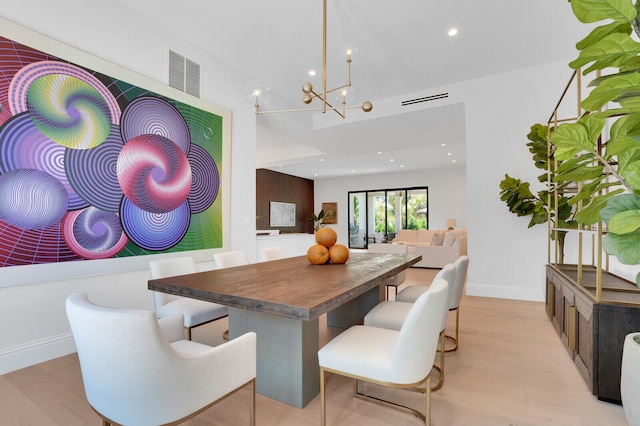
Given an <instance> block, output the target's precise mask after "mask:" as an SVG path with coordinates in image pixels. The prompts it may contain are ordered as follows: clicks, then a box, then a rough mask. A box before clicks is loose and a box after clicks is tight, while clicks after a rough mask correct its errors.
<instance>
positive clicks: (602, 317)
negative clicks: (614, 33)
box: [545, 69, 640, 403]
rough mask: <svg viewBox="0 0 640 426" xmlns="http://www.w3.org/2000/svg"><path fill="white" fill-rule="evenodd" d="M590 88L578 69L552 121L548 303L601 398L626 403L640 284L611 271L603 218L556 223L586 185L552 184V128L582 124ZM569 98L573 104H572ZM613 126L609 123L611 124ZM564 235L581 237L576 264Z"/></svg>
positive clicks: (639, 314)
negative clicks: (628, 339) (627, 344)
mask: <svg viewBox="0 0 640 426" xmlns="http://www.w3.org/2000/svg"><path fill="white" fill-rule="evenodd" d="M587 90H588V89H587V88H586V87H585V86H584V82H583V81H582V78H581V74H580V70H579V69H578V70H576V71H575V72H574V73H573V75H572V76H571V78H570V80H569V82H568V83H567V86H566V87H565V89H564V91H563V92H562V95H561V96H560V99H559V100H558V103H557V104H556V106H555V108H554V109H553V112H552V114H551V117H550V118H549V121H548V123H547V127H548V129H549V132H548V135H547V158H548V160H549V161H548V162H547V164H548V170H547V189H548V199H547V202H548V205H549V206H551V205H553V206H556V210H551V209H549V216H548V221H547V223H548V259H547V262H548V265H547V268H546V282H547V285H546V302H545V303H546V309H547V315H548V316H549V318H550V320H551V322H552V324H553V326H554V328H555V329H556V332H557V333H558V335H559V336H560V338H561V339H562V341H563V342H564V343H565V345H566V348H567V351H568V352H569V354H570V356H571V357H572V360H573V363H574V364H575V366H576V368H577V369H578V371H579V372H580V374H581V375H582V376H583V378H584V380H585V382H586V383H587V385H588V386H589V387H590V389H591V391H592V393H593V394H594V395H596V396H597V397H598V398H599V399H601V400H605V401H609V402H615V403H620V400H621V398H620V363H621V359H622V345H623V342H624V336H625V335H626V334H627V333H630V332H633V331H637V330H640V290H639V289H638V288H637V287H636V285H635V283H632V282H630V281H628V280H625V279H623V278H621V277H618V276H616V275H614V274H612V273H610V271H609V260H610V259H609V256H608V255H607V254H606V253H605V252H604V250H603V249H602V239H603V236H604V235H606V233H607V229H606V227H605V224H604V223H603V222H598V223H597V224H596V225H594V226H592V227H589V228H588V229H587V228H585V227H584V226H578V227H577V228H575V229H574V228H569V229H567V228H559V227H556V226H555V222H554V218H555V217H558V211H557V209H558V207H557V206H558V200H559V198H560V197H561V196H563V195H571V194H577V193H578V192H579V191H580V189H581V186H580V184H573V185H566V186H562V187H556V185H554V183H553V182H551V176H552V170H551V169H550V168H551V165H552V164H553V167H554V168H553V170H556V169H557V166H558V164H557V161H556V160H554V159H553V152H552V146H551V144H550V139H551V137H550V134H551V129H556V128H557V127H558V126H560V125H561V124H562V123H567V122H576V121H578V120H579V119H580V118H581V117H582V116H583V114H584V111H583V110H582V108H581V102H582V99H583V98H584V97H586V96H584V97H583V95H585V94H586V92H587ZM569 102H572V104H571V105H568V103H569ZM573 102H575V105H574V104H573ZM607 128H608V125H607V126H605V129H607ZM605 131H606V130H605ZM604 143H605V142H603V137H602V136H601V137H600V138H599V139H598V144H597V150H598V153H599V154H602V151H604V148H605V147H604ZM552 161H553V163H552ZM578 208H581V206H578ZM562 233H564V235H565V237H564V238H565V240H564V245H563V246H564V248H565V249H567V248H568V247H567V245H568V244H567V237H569V236H570V237H571V238H572V239H571V240H570V241H571V242H572V243H573V242H574V241H575V245H573V246H572V247H571V248H572V249H573V250H572V252H571V253H570V254H571V256H573V257H574V258H576V262H575V263H570V264H569V263H565V262H564V260H565V259H566V258H567V257H568V256H567V253H564V252H562V253H561V250H562V248H563V247H561V246H560V244H559V241H560V236H561V235H562ZM574 237H575V238H574ZM585 247H587V248H586V249H585ZM589 248H590V250H589ZM576 252H577V254H576ZM561 254H562V256H561ZM585 258H586V259H588V260H587V261H585Z"/></svg>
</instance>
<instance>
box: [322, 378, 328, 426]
mask: <svg viewBox="0 0 640 426" xmlns="http://www.w3.org/2000/svg"><path fill="white" fill-rule="evenodd" d="M324 375H325V372H324V368H320V407H321V408H320V426H325V425H326V424H327V401H326V399H325V396H324Z"/></svg>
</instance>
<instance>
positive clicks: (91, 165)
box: [0, 34, 228, 267]
mask: <svg viewBox="0 0 640 426" xmlns="http://www.w3.org/2000/svg"><path fill="white" fill-rule="evenodd" d="M226 119H227V118H226V117H223V116H222V115H217V114H215V113H212V112H210V111H208V110H205V109H201V108H197V107H194V106H191V105H189V104H188V103H185V102H182V101H178V100H175V99H172V98H171V97H168V96H164V95H162V94H159V93H157V92H154V91H150V90H148V89H145V88H143V87H139V86H137V85H134V84H131V83H128V82H126V81H123V80H121V79H118V78H115V77H113V76H109V75H106V74H102V73H101V72H98V71H97V70H92V69H88V68H86V67H83V66H81V65H78V64H76V63H72V62H70V61H67V60H64V59H61V58H60V57H56V56H53V55H52V54H49V53H47V52H43V51H41V50H38V49H35V48H33V47H30V46H28V45H25V44H21V43H19V42H17V41H15V40H12V39H10V38H5V37H2V34H0V267H9V266H18V265H35V264H44V263H57V262H67V261H77V260H94V259H107V258H119V257H130V256H140V255H147V254H155V253H167V252H178V251H187V250H200V249H210V248H220V247H223V217H222V216H223V210H224V209H223V204H222V198H223V195H226V194H222V190H221V176H222V168H223V161H222V158H223V146H224V144H223V138H225V137H228V135H223V133H224V132H223V128H225V126H224V124H226V123H224V120H226Z"/></svg>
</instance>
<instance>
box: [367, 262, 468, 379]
mask: <svg viewBox="0 0 640 426" xmlns="http://www.w3.org/2000/svg"><path fill="white" fill-rule="evenodd" d="M441 279H443V280H445V281H446V282H447V283H449V287H448V291H447V309H445V311H444V313H443V315H442V317H441V318H440V319H439V323H438V325H439V327H440V334H441V336H440V346H439V348H438V352H440V365H434V366H433V368H435V369H436V370H438V371H439V372H440V377H439V378H438V382H437V383H436V384H434V385H433V386H432V387H431V390H438V389H440V388H441V387H442V385H443V384H444V354H445V345H444V342H445V327H446V325H447V314H448V312H449V310H448V307H449V304H450V302H449V301H450V300H451V299H452V297H453V285H452V283H453V282H454V281H455V279H456V268H455V266H454V265H453V264H451V263H449V264H447V265H445V267H444V268H442V269H441V270H440V271H439V272H438V273H437V274H436V276H435V278H434V280H433V282H436V281H439V280H441ZM431 285H433V283H432V284H431ZM416 287H418V286H416ZM419 287H424V291H422V292H420V296H418V299H419V298H420V297H421V296H422V295H423V294H424V293H426V292H428V291H429V288H430V287H431V286H429V287H427V286H419ZM403 291H404V290H403ZM401 293H402V292H400V293H399V294H398V296H400V294H401ZM414 303H415V302H414ZM414 303H411V302H396V301H384V302H381V303H379V304H378V305H376V306H375V307H374V308H373V309H371V310H370V311H369V312H368V313H367V315H365V317H364V325H367V326H370V327H380V328H386V329H390V330H400V328H402V326H403V324H404V322H405V321H406V318H407V316H408V315H409V312H410V311H411V308H412V306H413V304H414Z"/></svg>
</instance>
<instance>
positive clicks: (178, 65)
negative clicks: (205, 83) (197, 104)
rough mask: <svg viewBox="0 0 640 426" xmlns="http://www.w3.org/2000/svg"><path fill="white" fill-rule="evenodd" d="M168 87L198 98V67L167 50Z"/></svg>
mask: <svg viewBox="0 0 640 426" xmlns="http://www.w3.org/2000/svg"><path fill="white" fill-rule="evenodd" d="M169 86H171V87H174V88H176V89H178V90H180V91H182V92H186V93H188V94H190V95H193V96H196V97H198V98H199V97H200V65H198V64H196V63H195V62H193V61H191V60H189V59H187V58H185V57H184V56H182V55H180V54H179V53H176V52H174V51H173V50H169Z"/></svg>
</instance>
